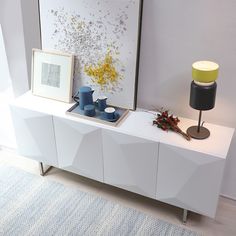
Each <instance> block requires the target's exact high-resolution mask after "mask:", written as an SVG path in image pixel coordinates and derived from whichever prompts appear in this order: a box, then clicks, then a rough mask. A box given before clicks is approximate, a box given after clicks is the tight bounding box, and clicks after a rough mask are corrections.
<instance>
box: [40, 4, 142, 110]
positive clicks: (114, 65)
mask: <svg viewBox="0 0 236 236" xmlns="http://www.w3.org/2000/svg"><path fill="white" fill-rule="evenodd" d="M39 9H40V24H41V41H42V49H47V50H48V49H49V50H51V49H56V50H59V51H62V52H66V53H73V54H74V55H75V71H74V88H73V91H74V93H76V92H77V90H78V89H79V87H80V86H84V85H88V86H91V87H92V88H93V89H94V90H95V92H94V97H95V98H96V96H100V95H105V96H107V97H108V101H109V103H110V104H111V105H114V106H118V107H123V108H127V109H135V108H136V90H137V77H138V63H139V46H140V45H139V44H140V29H141V16H142V0H39Z"/></svg>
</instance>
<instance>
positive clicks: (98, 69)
mask: <svg viewBox="0 0 236 236" xmlns="http://www.w3.org/2000/svg"><path fill="white" fill-rule="evenodd" d="M84 72H85V73H86V74H87V75H88V76H89V77H91V81H92V83H94V84H96V85H98V86H99V87H100V89H101V91H103V92H112V91H115V90H116V88H117V87H118V86H119V82H120V81H121V80H122V76H121V75H120V74H119V72H118V71H117V69H116V67H115V63H114V59H113V57H112V55H111V52H108V53H107V54H106V55H105V58H104V59H103V60H102V61H98V63H97V65H85V68H84Z"/></svg>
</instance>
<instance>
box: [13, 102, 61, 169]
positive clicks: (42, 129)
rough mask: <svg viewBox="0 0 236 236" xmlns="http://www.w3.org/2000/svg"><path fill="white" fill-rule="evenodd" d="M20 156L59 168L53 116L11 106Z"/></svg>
mask: <svg viewBox="0 0 236 236" xmlns="http://www.w3.org/2000/svg"><path fill="white" fill-rule="evenodd" d="M11 114H12V120H13V124H14V128H15V135H16V140H17V147H18V152H19V154H21V155H23V156H25V157H29V158H30V159H33V160H36V161H39V162H43V163H45V164H48V165H53V166H57V152H56V144H55V137H54V129H53V121H52V116H51V115H47V114H43V113H40V112H35V111H31V110H28V109H24V108H19V107H15V106H11Z"/></svg>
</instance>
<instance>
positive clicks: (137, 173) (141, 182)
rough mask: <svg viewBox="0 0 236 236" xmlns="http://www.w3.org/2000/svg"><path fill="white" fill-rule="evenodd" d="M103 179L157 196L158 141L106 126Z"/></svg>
mask: <svg viewBox="0 0 236 236" xmlns="http://www.w3.org/2000/svg"><path fill="white" fill-rule="evenodd" d="M102 136H103V155H104V182H105V183H107V184H110V185H114V186H117V187H119V188H122V189H126V190H129V191H131V192H135V193H138V194H141V195H144V196H148V197H150V198H155V191H156V177H157V159H158V143H155V142H152V141H148V140H146V139H142V138H137V137H134V136H130V135H126V134H121V133H118V132H112V131H107V130H103V131H102Z"/></svg>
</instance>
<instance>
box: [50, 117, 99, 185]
mask: <svg viewBox="0 0 236 236" xmlns="http://www.w3.org/2000/svg"><path fill="white" fill-rule="evenodd" d="M53 121H54V128H55V137H56V145H57V151H58V164H59V168H62V169H65V170H68V171H71V172H74V173H76V174H79V175H82V176H85V177H88V178H91V179H95V180H98V181H101V182H103V158H102V135H101V129H99V128H97V127H93V126H90V125H87V124H82V123H79V122H75V121H71V120H68V119H63V118H58V117H53Z"/></svg>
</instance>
